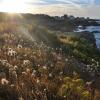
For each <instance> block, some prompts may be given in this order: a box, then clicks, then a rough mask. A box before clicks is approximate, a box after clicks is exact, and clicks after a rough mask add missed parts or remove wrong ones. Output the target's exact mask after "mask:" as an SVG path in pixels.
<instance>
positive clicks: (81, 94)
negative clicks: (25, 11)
mask: <svg viewBox="0 0 100 100" xmlns="http://www.w3.org/2000/svg"><path fill="white" fill-rule="evenodd" d="M24 16H25V17H26V18H30V15H27V16H26V15H24ZM45 17H46V18H48V16H45ZM65 17H66V16H65ZM14 18H15V16H14ZM14 18H12V19H11V20H10V21H7V20H8V19H7V20H6V21H4V20H1V21H2V22H0V100H91V98H92V97H93V96H94V95H93V93H94V91H93V88H91V87H90V85H89V86H88V87H87V86H86V84H85V83H86V81H91V80H92V79H94V78H95V77H96V75H97V74H99V72H100V71H99V66H100V59H99V58H100V51H99V50H98V49H96V48H95V47H94V46H93V45H92V44H91V43H90V42H89V41H88V40H87V39H85V38H83V37H80V36H79V34H78V33H70V34H66V35H62V34H63V33H62V32H58V31H56V29H55V31H52V29H51V30H50V28H48V27H43V26H41V25H38V24H37V23H33V21H32V22H29V21H28V22H27V21H25V19H23V20H21V19H17V20H15V19H14ZM18 18H19V17H18ZM39 18H41V17H39ZM53 19H54V18H53ZM53 19H52V20H53ZM20 20H21V22H20ZM87 76H88V77H87Z"/></svg>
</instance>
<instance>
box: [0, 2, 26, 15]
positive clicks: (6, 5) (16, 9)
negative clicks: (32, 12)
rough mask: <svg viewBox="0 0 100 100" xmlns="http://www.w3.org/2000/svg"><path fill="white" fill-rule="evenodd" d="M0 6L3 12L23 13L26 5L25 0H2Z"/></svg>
mask: <svg viewBox="0 0 100 100" xmlns="http://www.w3.org/2000/svg"><path fill="white" fill-rule="evenodd" d="M0 8H1V9H2V11H3V12H9V13H22V12H23V13H25V12H26V8H27V6H26V4H25V0H10V1H9V0H4V1H3V2H2V3H1V4H0Z"/></svg>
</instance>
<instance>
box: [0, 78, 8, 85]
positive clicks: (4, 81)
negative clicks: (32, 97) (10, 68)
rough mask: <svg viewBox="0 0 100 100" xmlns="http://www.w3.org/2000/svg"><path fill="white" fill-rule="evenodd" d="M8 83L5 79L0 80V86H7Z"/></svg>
mask: <svg viewBox="0 0 100 100" xmlns="http://www.w3.org/2000/svg"><path fill="white" fill-rule="evenodd" d="M8 83H9V81H8V80H7V79H5V78H2V79H1V84H2V85H7V84H8Z"/></svg>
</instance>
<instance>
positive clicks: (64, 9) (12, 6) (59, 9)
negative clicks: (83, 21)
mask: <svg viewBox="0 0 100 100" xmlns="http://www.w3.org/2000/svg"><path fill="white" fill-rule="evenodd" d="M0 11H8V12H11V11H13V12H27V13H45V14H50V15H63V14H69V15H75V16H85V17H87V16H89V17H92V18H100V0H0Z"/></svg>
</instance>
